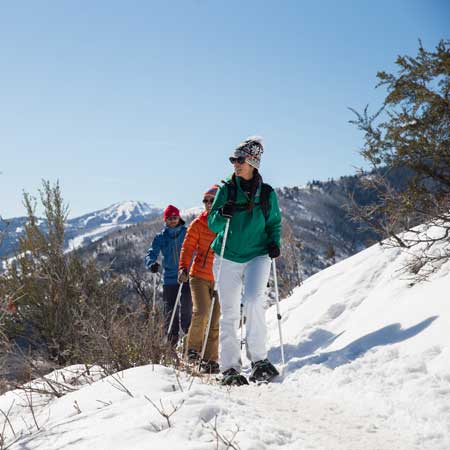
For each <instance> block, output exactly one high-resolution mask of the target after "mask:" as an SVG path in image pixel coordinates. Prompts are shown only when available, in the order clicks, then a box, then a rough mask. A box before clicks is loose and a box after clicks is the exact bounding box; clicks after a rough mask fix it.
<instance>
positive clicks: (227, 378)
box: [222, 367, 248, 386]
mask: <svg viewBox="0 0 450 450" xmlns="http://www.w3.org/2000/svg"><path fill="white" fill-rule="evenodd" d="M244 384H248V380H247V378H245V377H244V376H243V375H241V374H240V373H239V372H238V371H237V370H236V369H234V368H233V367H232V368H231V369H228V370H225V372H223V378H222V385H223V386H242V385H244Z"/></svg>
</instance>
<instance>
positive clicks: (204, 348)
mask: <svg viewBox="0 0 450 450" xmlns="http://www.w3.org/2000/svg"><path fill="white" fill-rule="evenodd" d="M229 228H230V219H227V223H226V224H225V232H224V233H223V241H222V248H221V249H220V259H219V267H218V268H217V277H216V279H215V281H214V291H215V292H218V287H219V280H220V273H221V272H222V262H223V254H224V252H225V245H226V243H227V237H228V229H229ZM215 301H216V297H215V295H213V297H212V300H211V306H210V310H209V318H208V324H207V325H206V330H205V335H204V337H203V345H202V353H201V355H200V362H201V361H202V360H203V357H204V356H205V350H206V342H207V340H208V336H209V329H210V328H211V320H212V315H213V311H214V303H215Z"/></svg>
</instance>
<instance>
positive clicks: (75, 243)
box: [66, 223, 132, 252]
mask: <svg viewBox="0 0 450 450" xmlns="http://www.w3.org/2000/svg"><path fill="white" fill-rule="evenodd" d="M130 225H132V224H117V223H114V224H104V225H101V226H99V227H97V228H94V229H93V230H91V231H88V232H87V233H83V234H80V235H79V236H76V237H74V238H73V239H70V240H69V242H68V244H67V249H66V252H70V251H72V250H75V249H77V248H80V247H82V246H83V245H85V240H86V239H88V240H89V241H90V242H95V241H98V240H99V239H101V238H102V237H103V236H106V235H107V234H109V233H111V232H113V231H116V230H120V229H123V228H127V227H129V226H130Z"/></svg>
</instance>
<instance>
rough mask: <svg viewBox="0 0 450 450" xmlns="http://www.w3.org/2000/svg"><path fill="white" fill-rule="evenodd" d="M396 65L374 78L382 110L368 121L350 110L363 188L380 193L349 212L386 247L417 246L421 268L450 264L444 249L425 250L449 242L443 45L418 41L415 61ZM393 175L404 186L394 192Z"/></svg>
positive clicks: (403, 59)
mask: <svg viewBox="0 0 450 450" xmlns="http://www.w3.org/2000/svg"><path fill="white" fill-rule="evenodd" d="M396 65H397V67H398V71H397V73H395V74H389V73H387V72H384V71H381V72H379V73H378V74H377V77H378V79H379V83H378V85H377V87H379V86H382V87H384V88H386V90H387V96H386V98H385V100H384V104H383V107H382V109H381V110H380V111H378V112H377V113H376V114H374V115H372V116H370V115H369V114H368V111H367V107H366V108H365V110H364V111H363V113H358V112H356V111H354V110H352V111H353V112H354V113H355V114H356V120H353V121H351V123H353V124H355V125H356V126H357V127H358V128H359V129H360V130H362V131H363V132H364V134H365V136H364V147H363V148H362V150H361V154H362V156H363V157H364V158H365V159H366V160H367V161H368V162H369V163H370V164H371V165H372V167H373V168H374V169H376V170H375V172H373V175H372V176H370V177H366V179H365V182H366V186H367V187H369V188H371V189H376V190H377V192H378V194H379V199H378V201H377V202H376V203H374V204H371V205H368V206H365V207H355V208H354V211H353V214H354V215H355V216H356V218H357V219H358V220H363V221H365V222H366V223H368V224H369V225H370V226H371V227H372V229H375V230H376V231H377V232H381V233H382V235H383V237H388V238H389V240H388V243H389V244H392V245H394V246H400V247H402V248H405V249H409V248H411V247H414V246H417V245H420V248H421V249H422V253H421V255H420V257H419V259H420V260H421V261H422V263H420V264H419V266H420V267H419V270H420V268H421V267H423V266H424V265H425V264H426V263H427V262H428V263H430V262H436V261H441V262H442V261H443V260H446V259H448V258H450V251H449V250H448V247H445V248H447V249H446V250H444V251H443V252H440V254H439V255H438V256H436V255H433V254H432V251H431V247H432V246H433V245H434V244H435V243H436V242H444V243H445V244H448V243H450V221H449V219H450V215H449V212H450V41H449V40H441V41H440V42H439V44H438V46H437V47H436V49H435V50H434V51H427V50H425V48H424V47H423V46H422V43H421V42H419V49H418V53H417V55H416V56H415V57H413V56H399V57H398V58H397V60H396ZM400 172H402V173H404V174H405V173H406V174H407V175H408V176H407V181H406V183H405V185H404V186H401V187H400V188H394V187H393V185H392V184H391V183H390V182H389V177H390V176H391V175H392V173H400ZM421 223H423V224H425V226H424V227H422V228H420V229H419V228H417V229H415V230H412V231H411V233H408V234H403V235H401V236H400V234H399V233H401V232H403V231H405V230H409V229H411V228H412V227H413V226H415V225H418V224H421ZM431 229H433V232H430V230H431ZM436 230H438V231H437V232H436ZM414 267H415V268H416V271H417V270H418V269H417V267H418V266H417V260H416V262H415V263H414Z"/></svg>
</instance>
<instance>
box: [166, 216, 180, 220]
mask: <svg viewBox="0 0 450 450" xmlns="http://www.w3.org/2000/svg"><path fill="white" fill-rule="evenodd" d="M178 219H179V217H178V216H169V217H167V218H166V220H178Z"/></svg>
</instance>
